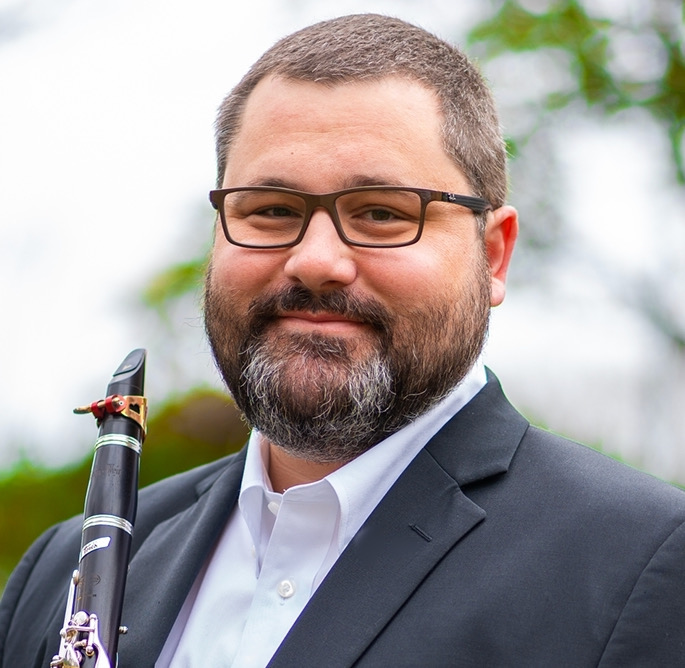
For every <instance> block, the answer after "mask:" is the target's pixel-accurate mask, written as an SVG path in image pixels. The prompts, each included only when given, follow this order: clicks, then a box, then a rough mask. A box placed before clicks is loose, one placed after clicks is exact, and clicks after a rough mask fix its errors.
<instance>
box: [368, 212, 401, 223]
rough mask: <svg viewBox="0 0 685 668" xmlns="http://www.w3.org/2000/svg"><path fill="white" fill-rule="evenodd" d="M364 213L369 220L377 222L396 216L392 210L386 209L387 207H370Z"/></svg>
mask: <svg viewBox="0 0 685 668" xmlns="http://www.w3.org/2000/svg"><path fill="white" fill-rule="evenodd" d="M366 215H367V217H368V218H370V219H371V220H373V221H376V222H379V223H381V222H385V221H387V220H392V219H393V218H396V217H397V216H396V215H395V214H394V213H393V212H392V211H388V209H370V210H369V211H368V212H367V214H366Z"/></svg>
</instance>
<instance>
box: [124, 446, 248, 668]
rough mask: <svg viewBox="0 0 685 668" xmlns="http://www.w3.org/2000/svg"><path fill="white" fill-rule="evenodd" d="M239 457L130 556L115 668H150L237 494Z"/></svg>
mask: <svg viewBox="0 0 685 668" xmlns="http://www.w3.org/2000/svg"><path fill="white" fill-rule="evenodd" d="M243 464H244V452H243V453H242V454H241V455H239V456H237V457H235V458H233V459H232V460H231V461H230V463H229V464H228V466H227V467H226V468H225V469H224V470H223V472H221V473H220V474H218V476H217V474H213V475H212V476H210V477H208V478H207V479H205V480H203V481H201V482H200V483H199V484H198V485H196V493H197V502H196V503H193V504H191V505H189V506H188V507H186V508H185V509H183V510H181V511H180V512H178V513H176V514H175V515H173V516H171V517H169V518H167V519H164V520H163V521H161V522H159V524H157V525H156V526H155V527H154V528H153V529H152V530H151V532H150V534H149V536H147V537H146V538H145V540H144V542H143V544H142V545H141V547H140V549H139V550H138V552H137V553H136V554H135V555H134V556H133V558H132V560H131V566H130V574H129V577H128V580H127V586H126V597H125V601H124V609H123V615H122V622H123V623H124V624H126V625H127V626H128V627H129V632H128V633H127V634H126V635H125V636H123V637H122V639H121V641H120V643H119V665H121V666H153V665H154V663H155V661H156V659H157V657H158V656H159V653H160V652H161V649H162V647H163V645H164V642H165V640H166V638H167V636H168V634H169V631H170V630H171V627H172V626H173V624H174V621H175V620H176V616H177V615H178V612H179V610H180V609H181V606H182V605H183V602H184V601H185V598H186V596H187V594H188V592H189V590H190V588H191V587H192V585H193V582H194V581H195V578H196V577H197V575H198V573H199V572H200V570H201V569H202V566H203V565H204V563H205V561H206V559H207V557H208V555H209V553H210V551H211V549H212V547H213V546H214V544H215V542H216V540H217V538H218V536H219V533H220V532H221V530H222V529H223V527H224V526H225V524H226V521H227V519H228V516H229V515H230V513H231V511H232V509H233V507H234V505H235V502H236V500H237V498H238V493H239V491H240V481H241V478H242V473H243Z"/></svg>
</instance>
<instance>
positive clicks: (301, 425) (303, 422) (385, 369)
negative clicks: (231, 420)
mask: <svg viewBox="0 0 685 668" xmlns="http://www.w3.org/2000/svg"><path fill="white" fill-rule="evenodd" d="M489 279H490V275H489V270H488V267H487V265H486V264H485V261H484V255H483V257H481V258H480V261H479V263H478V267H477V270H476V272H475V273H474V274H473V279H472V282H471V283H469V284H467V285H466V286H465V288H464V290H463V292H462V293H461V295H459V297H458V298H457V299H455V297H454V295H453V294H451V295H450V296H449V298H446V297H444V296H443V298H442V299H441V298H440V296H437V295H436V298H435V299H434V300H433V302H432V303H429V304H426V303H424V304H421V305H419V306H415V307H408V306H402V310H401V311H398V312H397V313H392V312H391V311H390V310H389V309H388V308H386V307H385V306H384V305H383V304H381V303H380V302H378V301H377V300H376V299H374V298H372V297H366V296H364V297H362V296H360V295H358V294H356V293H354V292H353V291H350V290H347V289H343V290H339V291H334V292H329V293H324V294H314V293H312V292H310V291H309V290H308V289H306V288H303V287H301V286H297V285H292V286H289V287H287V288H285V289H283V290H280V291H277V292H272V293H268V294H264V295H261V296H259V297H257V298H256V299H254V300H253V301H252V303H251V304H250V305H249V307H248V309H247V313H246V314H244V315H240V314H239V313H238V308H237V304H236V300H235V299H234V298H233V297H232V293H231V292H230V291H229V290H222V289H221V286H218V285H215V284H214V283H213V282H212V268H211V266H210V268H209V272H208V275H207V281H206V287H205V300H204V312H205V328H206V331H207V336H208V338H209V342H210V345H211V348H212V353H213V355H214V359H215V362H216V365H217V368H218V370H219V372H220V373H221V375H222V377H223V379H224V382H225V383H226V385H227V387H228V390H229V392H230V394H231V396H232V397H233V399H234V401H235V403H236V405H237V406H238V408H239V409H240V410H241V411H242V412H243V414H244V416H245V419H246V421H247V423H248V424H249V426H250V427H252V428H255V429H257V430H259V431H260V432H261V433H262V434H263V435H264V436H265V437H266V438H267V439H268V440H269V441H270V442H271V443H273V444H274V445H276V446H278V447H280V448H282V449H283V450H285V451H286V452H287V453H289V454H291V455H293V456H295V457H298V458H301V459H305V460H308V461H311V462H318V463H326V462H341V463H344V462H347V461H350V460H352V459H354V458H355V457H357V456H358V455H360V454H362V453H363V452H365V451H366V450H368V449H369V448H371V447H372V446H374V445H375V444H376V443H378V442H380V441H381V440H383V439H384V438H386V437H387V436H389V435H390V434H392V433H394V432H396V431H398V430H399V429H401V428H402V427H404V426H405V425H407V424H409V423H410V422H412V421H413V420H415V419H416V418H417V417H418V416H419V415H421V414H423V413H425V412H426V411H427V410H428V409H430V408H431V407H432V406H433V405H434V404H436V403H437V402H438V401H440V400H441V399H442V398H444V397H445V396H446V395H447V394H448V393H449V392H450V390H451V389H452V388H453V387H455V386H456V385H457V384H458V383H459V382H461V380H462V379H463V378H464V376H465V375H466V374H467V373H468V371H469V370H470V368H471V367H472V366H473V364H474V362H475V361H476V360H477V358H478V356H479V355H480V353H481V351H482V348H483V345H484V343H485V339H486V337H487V330H488V321H489V314H490V281H489ZM287 311H309V312H312V313H316V312H325V313H334V314H338V315H341V316H343V317H345V318H350V319H354V320H357V321H360V322H361V323H363V324H364V325H366V327H365V328H364V329H365V330H366V332H365V335H364V336H362V337H359V338H356V339H353V340H352V339H350V338H348V337H335V336H326V335H322V334H318V333H316V334H303V333H297V332H279V331H278V330H277V328H276V327H274V324H275V323H276V322H277V320H278V315H279V314H280V313H283V312H287Z"/></svg>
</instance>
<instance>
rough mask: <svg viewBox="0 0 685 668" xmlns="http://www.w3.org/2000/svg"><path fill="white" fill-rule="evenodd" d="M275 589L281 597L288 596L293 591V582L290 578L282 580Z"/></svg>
mask: <svg viewBox="0 0 685 668" xmlns="http://www.w3.org/2000/svg"><path fill="white" fill-rule="evenodd" d="M277 591H278V595H279V596H280V597H281V598H290V597H291V596H292V595H293V594H294V593H295V583H294V582H293V581H292V580H282V581H281V582H280V583H279V584H278V587H277Z"/></svg>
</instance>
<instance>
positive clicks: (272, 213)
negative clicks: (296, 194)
mask: <svg viewBox="0 0 685 668" xmlns="http://www.w3.org/2000/svg"><path fill="white" fill-rule="evenodd" d="M254 215H256V216H268V217H271V218H291V217H292V216H297V215H298V214H297V213H295V212H294V211H293V210H292V209H289V208H288V207H286V206H270V207H269V208H267V209H259V210H258V211H255V212H254Z"/></svg>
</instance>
